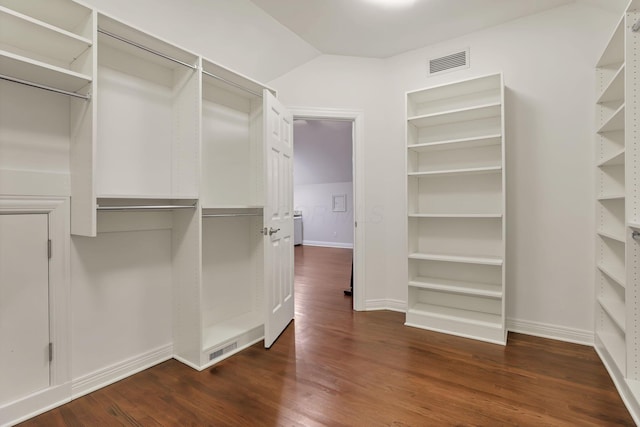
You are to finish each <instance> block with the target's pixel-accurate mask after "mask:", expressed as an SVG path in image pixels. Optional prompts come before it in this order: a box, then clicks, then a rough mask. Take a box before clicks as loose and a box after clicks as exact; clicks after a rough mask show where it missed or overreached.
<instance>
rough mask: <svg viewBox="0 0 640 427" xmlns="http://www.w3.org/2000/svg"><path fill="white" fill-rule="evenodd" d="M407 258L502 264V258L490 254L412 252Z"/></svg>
mask: <svg viewBox="0 0 640 427" xmlns="http://www.w3.org/2000/svg"><path fill="white" fill-rule="evenodd" d="M409 259H417V260H425V261H445V262H456V263H461V264H480V265H493V266H498V267H500V266H502V258H500V257H491V256H464V255H447V254H434V253H419V252H414V253H411V254H409Z"/></svg>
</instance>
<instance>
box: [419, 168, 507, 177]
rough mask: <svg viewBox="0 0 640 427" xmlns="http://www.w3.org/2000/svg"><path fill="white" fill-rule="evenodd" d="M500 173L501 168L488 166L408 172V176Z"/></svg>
mask: <svg viewBox="0 0 640 427" xmlns="http://www.w3.org/2000/svg"><path fill="white" fill-rule="evenodd" d="M500 172H502V166H488V167H482V168H465V169H449V170H435V171H428V172H409V173H408V174H407V175H408V176H414V177H418V178H420V177H427V176H448V175H481V174H489V173H500Z"/></svg>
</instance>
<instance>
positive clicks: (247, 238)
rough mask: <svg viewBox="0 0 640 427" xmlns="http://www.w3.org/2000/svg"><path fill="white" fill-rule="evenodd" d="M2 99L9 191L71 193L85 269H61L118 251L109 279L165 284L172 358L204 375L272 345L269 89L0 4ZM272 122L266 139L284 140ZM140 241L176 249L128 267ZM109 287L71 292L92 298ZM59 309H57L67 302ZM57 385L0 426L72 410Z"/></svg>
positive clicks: (57, 16)
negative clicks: (265, 343)
mask: <svg viewBox="0 0 640 427" xmlns="http://www.w3.org/2000/svg"><path fill="white" fill-rule="evenodd" d="M0 93H1V94H2V96H0V196H2V197H5V196H17V197H30V198H39V197H50V196H56V197H62V198H65V200H66V201H67V203H68V205H69V206H70V212H67V216H66V218H64V219H62V220H59V221H58V222H59V223H62V224H70V230H68V231H70V233H71V234H72V235H73V236H74V237H73V239H71V243H72V246H76V247H77V248H82V254H80V255H79V256H75V257H72V256H71V254H70V253H67V254H65V256H64V260H66V262H67V263H74V262H75V263H78V264H77V265H72V266H70V267H71V268H69V266H68V267H67V270H65V271H66V272H67V273H68V270H70V269H71V270H76V271H80V272H81V271H83V270H84V269H85V267H86V266H85V265H81V264H82V262H83V260H86V259H90V258H92V257H98V256H101V255H99V254H104V253H105V252H104V251H105V250H106V249H105V248H110V250H116V251H118V252H119V254H120V255H123V256H121V257H119V258H118V259H119V260H121V263H120V264H116V263H114V262H115V261H114V262H112V263H111V264H109V268H110V273H113V275H114V277H115V276H117V277H119V278H120V279H121V280H122V281H123V282H126V283H133V284H136V286H135V289H131V294H132V295H134V294H135V295H137V296H138V297H140V295H139V293H140V292H144V289H154V290H155V289H158V290H159V292H161V293H162V292H166V289H167V288H170V289H171V291H172V296H171V298H170V304H172V307H171V308H170V310H171V311H172V312H168V313H164V314H165V315H168V316H169V317H170V318H171V321H170V323H171V325H172V338H173V339H172V344H173V346H172V351H173V355H174V357H175V358H176V359H179V360H181V361H182V362H184V363H186V364H188V365H189V366H192V367H194V368H196V369H204V368H205V367H207V366H210V365H212V364H214V363H217V362H219V361H220V360H222V359H224V358H226V357H229V356H230V355H232V354H234V353H235V352H237V351H240V350H242V349H243V348H245V347H247V346H249V345H251V344H253V343H255V342H257V341H260V340H262V339H263V337H264V336H265V324H267V320H266V318H267V309H266V304H267V302H266V300H267V299H268V298H267V296H266V294H268V293H267V292H266V291H265V287H267V286H269V285H271V286H275V284H276V281H275V280H272V281H271V282H272V283H271V282H270V284H267V283H266V282H267V280H266V279H265V263H267V262H268V260H267V258H268V256H267V252H268V250H267V249H265V245H267V243H265V242H270V241H271V240H273V239H272V238H270V237H269V236H270V235H271V234H273V233H275V232H276V231H273V230H272V232H271V233H268V232H266V231H265V229H264V226H265V224H264V221H265V220H264V212H265V209H266V205H265V199H266V197H267V194H268V188H267V185H268V183H266V182H265V180H266V179H265V176H266V169H268V165H267V163H266V160H265V145H266V143H265V141H266V135H267V132H266V131H265V129H267V128H268V127H267V125H266V120H267V114H265V111H266V110H265V105H268V102H272V103H273V100H272V99H269V98H272V97H273V96H274V95H275V91H273V90H272V89H270V88H268V87H266V86H265V85H263V84H260V83H258V82H256V81H254V80H252V79H250V78H247V77H245V76H242V75H240V74H238V73H236V72H234V71H232V70H229V69H227V68H225V67H223V66H221V65H219V64H216V63H215V62H213V61H210V60H208V59H205V58H203V57H202V56H200V55H198V54H195V53H192V52H189V51H187V50H185V49H182V48H180V47H178V46H176V45H174V44H172V43H171V42H169V41H166V40H162V39H159V38H157V37H155V36H153V35H151V34H148V33H145V32H143V31H141V30H139V29H137V28H135V27H132V26H130V25H128V24H125V23H122V22H120V21H119V20H117V19H115V18H113V17H110V16H108V15H106V14H103V13H101V12H99V11H97V10H94V9H91V8H88V7H85V6H82V5H81V4H79V3H76V2H74V1H72V0H29V1H24V0H0ZM278 113H279V114H281V115H282V113H284V111H283V110H282V109H281V110H279V112H278ZM277 120H278V121H277V122H273V121H272V123H270V125H271V127H270V128H268V129H270V130H271V132H272V133H274V132H276V131H277V132H279V133H278V136H282V137H287V138H289V137H290V135H289V134H288V133H286V132H285V129H284V128H282V129H281V127H280V126H281V122H280V121H281V120H282V118H281V117H277ZM280 132H282V134H280ZM285 133H286V135H285ZM274 185H275V184H274ZM281 190H282V189H281ZM283 191H284V190H283ZM132 232H135V233H137V234H135V236H136V238H137V239H139V240H140V241H141V242H147V243H145V244H147V245H151V244H152V243H150V242H166V243H167V245H169V246H170V247H166V248H165V247H163V248H161V249H160V250H156V248H149V249H150V250H149V253H146V254H145V259H146V260H147V261H148V262H147V264H145V265H144V266H142V267H141V268H137V267H138V266H135V267H136V268H132V265H130V263H129V260H130V259H136V256H135V255H136V254H134V253H133V252H132V251H135V250H136V248H132V247H128V246H127V244H126V242H131V238H132V236H133V235H132V234H131V233H132ZM54 246H55V245H54ZM58 246H59V244H58ZM137 247H138V248H139V247H144V245H143V246H137ZM147 247H148V246H147ZM67 251H68V252H71V251H70V250H69V248H67ZM101 251H103V252H101ZM127 254H130V255H131V256H127ZM76 255H77V254H76ZM138 258H139V257H138ZM70 259H71V261H69V260H70ZM111 261H113V260H111ZM269 261H271V262H272V264H273V265H275V262H274V260H273V259H270V260H269ZM269 265H271V264H269ZM168 271H170V272H171V273H170V274H169V276H170V277H167V272H168ZM150 278H151V279H150ZM154 278H155V279H154ZM90 279H91V278H89V279H87V280H90ZM155 280H157V281H160V282H162V283H155ZM150 281H151V282H152V283H149V282H150ZM278 284H279V283H278ZM107 285H108V284H105V283H89V284H87V283H78V284H77V286H78V287H79V288H82V291H86V292H89V293H90V294H92V293H93V295H94V296H95V298H96V299H100V298H103V297H105V296H104V294H103V293H108V292H111V290H110V289H107V288H109V286H107ZM165 285H166V286H165ZM56 295H57V294H56ZM163 297H164V296H163ZM56 298H57V299H56V300H55V301H54V302H53V304H57V306H52V307H51V309H52V310H53V311H55V312H56V313H58V312H60V310H61V308H60V307H67V304H68V301H62V300H60V299H59V298H58V297H56ZM66 298H67V299H68V298H69V295H66ZM151 300H153V298H151V299H150V301H151ZM152 312H153V314H154V315H157V314H158V313H157V310H156V311H152ZM64 314H65V315H67V314H68V313H67V312H66V311H65V313H64ZM56 327H57V328H60V327H64V328H66V329H69V325H63V326H59V325H57V324H56ZM272 328H274V326H272ZM54 341H55V340H54ZM101 344H103V343H101ZM101 344H97V345H98V346H99V345H101ZM57 345H58V343H56V349H57V350H56V355H65V354H68V351H67V352H65V351H66V350H64V349H65V348H66V347H64V346H63V345H60V346H57ZM104 345H110V344H109V343H104ZM95 351H97V352H99V351H101V350H100V349H99V348H96V350H95ZM57 366H61V367H66V368H68V367H69V366H70V365H69V360H68V359H66V360H60V361H58V365H57ZM66 368H65V369H66ZM55 372H58V371H55ZM61 372H62V371H61ZM64 374H65V375H59V374H57V373H56V374H55V375H54V376H52V382H51V389H52V390H51V391H52V392H51V395H52V396H53V397H52V398H51V400H50V401H49V400H46V401H45V400H43V398H42V397H41V396H40V395H39V396H31V397H28V398H27V400H29V399H30V400H29V402H31V403H28V404H27V403H25V400H24V399H23V398H22V397H21V398H20V399H18V400H16V401H15V402H2V407H0V419H8V420H15V419H19V418H20V417H23V416H24V413H23V412H24V410H27V411H29V412H30V413H34V412H37V411H39V410H41V408H42V407H44V406H50V405H55V404H57V403H58V402H62V401H64V400H68V399H69V398H70V397H71V396H70V393H71V392H70V390H71V384H70V380H71V378H70V377H69V375H70V371H69V370H68V369H66V370H64ZM62 383H64V389H63V388H61V384H62ZM21 411H23V412H21Z"/></svg>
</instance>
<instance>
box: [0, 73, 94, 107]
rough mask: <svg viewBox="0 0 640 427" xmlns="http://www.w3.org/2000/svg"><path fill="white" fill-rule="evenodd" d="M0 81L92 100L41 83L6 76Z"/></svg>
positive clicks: (1, 77) (2, 76) (86, 96)
mask: <svg viewBox="0 0 640 427" xmlns="http://www.w3.org/2000/svg"><path fill="white" fill-rule="evenodd" d="M0 79H2V80H6V81H8V82H13V83H18V84H21V85H25V86H31V87H35V88H38V89H44V90H48V91H49V92H55V93H60V94H62V95H68V96H73V97H76V98H80V99H84V100H85V101H88V100H89V99H91V95H82V94H80V93H75V92H69V91H67V90H62V89H57V88H55V87H51V86H45V85H41V84H39V83H34V82H30V81H28V80H22V79H17V78H15V77H10V76H5V75H4V74H0Z"/></svg>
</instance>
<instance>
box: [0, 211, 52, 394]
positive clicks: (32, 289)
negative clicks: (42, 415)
mask: <svg viewBox="0 0 640 427" xmlns="http://www.w3.org/2000/svg"><path fill="white" fill-rule="evenodd" d="M48 236H49V230H48V217H47V215H46V214H21V215H0V406H2V404H3V403H8V402H11V401H14V400H17V399H19V398H21V397H24V396H26V395H28V394H31V393H33V392H36V391H38V390H42V389H44V388H47V387H49V258H48V254H47V242H48V238H49V237H48Z"/></svg>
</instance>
